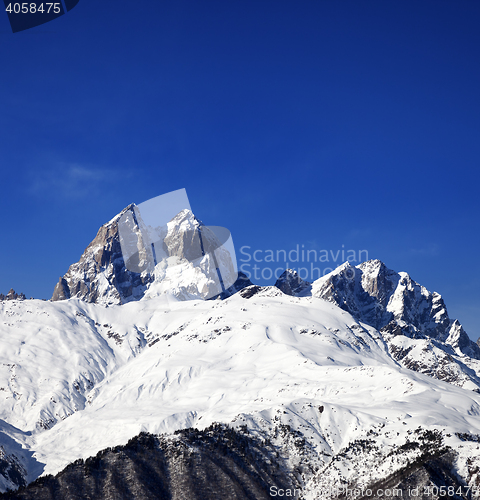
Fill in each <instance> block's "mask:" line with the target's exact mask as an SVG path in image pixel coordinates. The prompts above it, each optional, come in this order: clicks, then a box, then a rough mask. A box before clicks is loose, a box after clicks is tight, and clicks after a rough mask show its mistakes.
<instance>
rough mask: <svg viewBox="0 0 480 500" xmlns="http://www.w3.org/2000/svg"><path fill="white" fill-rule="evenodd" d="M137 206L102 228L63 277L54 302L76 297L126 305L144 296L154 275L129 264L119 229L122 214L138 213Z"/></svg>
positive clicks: (131, 206)
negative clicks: (130, 269) (133, 267)
mask: <svg viewBox="0 0 480 500" xmlns="http://www.w3.org/2000/svg"><path fill="white" fill-rule="evenodd" d="M134 208H135V204H133V203H132V204H130V205H129V206H128V207H126V208H125V209H123V210H122V211H121V212H120V213H119V214H118V215H116V216H115V217H114V218H113V219H111V220H110V221H109V222H107V223H106V224H104V225H103V226H102V227H101V228H100V229H99V230H98V233H97V235H96V236H95V238H94V239H93V241H92V242H91V243H90V245H88V247H87V248H86V249H85V251H84V252H83V254H82V256H81V257H80V260H79V261H78V262H76V263H75V264H72V265H71V266H70V267H69V269H68V271H67V273H66V274H65V275H64V276H63V277H60V279H59V281H58V283H57V285H56V286H55V290H54V292H53V296H52V301H57V300H65V299H69V298H74V297H75V298H79V299H82V300H84V301H85V302H94V303H103V304H122V303H125V302H129V301H131V300H138V299H139V298H141V297H142V296H143V294H144V293H145V291H146V288H147V285H148V284H149V283H150V282H151V281H152V276H151V275H149V274H145V275H142V274H140V273H134V272H131V271H129V270H128V269H127V268H126V267H125V262H124V259H123V255H122V249H121V245H120V237H119V230H118V222H119V220H120V219H121V217H122V216H123V215H125V214H127V213H128V212H131V213H134Z"/></svg>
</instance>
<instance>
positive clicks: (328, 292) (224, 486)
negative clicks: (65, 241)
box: [0, 209, 480, 500]
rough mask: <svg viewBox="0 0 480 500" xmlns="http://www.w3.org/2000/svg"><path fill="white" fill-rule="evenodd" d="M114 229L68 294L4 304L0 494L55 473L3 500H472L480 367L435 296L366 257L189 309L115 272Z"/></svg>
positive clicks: (479, 476)
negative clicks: (412, 498) (440, 498)
mask: <svg viewBox="0 0 480 500" xmlns="http://www.w3.org/2000/svg"><path fill="white" fill-rule="evenodd" d="M127 210H128V209H127ZM185 219H186V220H188V221H193V219H192V216H191V215H190V214H182V215H181V217H180V218H179V219H177V220H176V221H174V223H173V224H172V227H174V226H175V227H179V226H180V225H181V224H182V222H179V221H180V220H183V221H184V220H185ZM115 220H116V219H113V220H112V221H111V222H110V223H109V224H107V225H105V226H103V228H102V229H101V230H100V231H99V234H98V235H97V238H96V239H95V240H94V242H95V244H94V242H92V244H91V245H90V246H89V247H88V248H87V250H86V251H85V253H84V255H83V256H82V259H81V260H80V262H79V263H77V264H74V265H73V266H71V268H70V270H69V272H68V273H67V275H66V276H65V277H64V280H65V283H66V284H65V283H63V282H62V283H61V284H60V285H57V289H56V293H57V292H58V293H57V296H56V297H55V298H56V299H60V298H62V290H63V294H64V295H63V296H64V297H66V296H68V294H70V295H71V296H72V298H69V299H65V300H55V301H53V302H44V301H38V300H29V301H27V300H10V301H6V300H5V301H2V302H0V339H1V344H0V345H1V346H2V347H1V349H0V488H1V489H2V490H3V491H5V490H6V489H7V488H16V487H18V486H22V485H25V484H26V483H29V482H31V481H33V480H35V479H36V478H37V477H39V476H41V475H45V474H58V475H57V476H56V477H55V478H46V479H45V478H44V479H42V478H40V480H39V481H40V482H37V483H35V484H34V485H32V486H31V487H30V488H27V489H25V490H24V491H23V492H19V493H18V495H17V494H15V495H17V496H13V497H11V498H24V499H27V498H73V496H72V491H76V492H79V491H84V492H85V495H84V498H87V497H88V495H90V497H92V495H93V497H95V498H99V499H102V498H113V497H115V495H116V497H117V498H157V497H156V496H155V495H156V494H157V493H158V490H157V493H155V492H154V491H153V490H151V489H149V488H150V486H151V484H150V483H151V482H152V481H153V484H155V485H156V486H155V487H156V488H164V489H165V488H166V489H167V490H166V493H165V495H166V498H170V497H171V498H192V499H196V498H198V499H200V498H215V497H220V498H222V497H223V498H225V497H226V495H227V494H228V495H230V496H229V498H238V499H246V498H252V499H254V498H255V499H256V498H271V497H272V496H275V495H274V494H275V493H276V495H277V496H290V497H294V496H295V497H296V498H303V499H305V500H313V499H318V498H325V499H333V498H347V497H348V498H362V497H363V498H367V497H372V498H375V495H376V494H377V493H378V491H379V490H380V489H382V490H385V489H386V488H390V489H392V491H393V489H395V488H400V489H401V491H402V492H404V493H403V494H402V495H401V496H403V497H406V496H407V495H406V494H405V492H407V491H408V490H409V489H411V488H415V487H418V488H420V490H421V492H422V495H423V496H422V495H417V496H416V498H435V491H437V493H438V488H439V487H443V488H449V487H452V488H454V494H453V495H451V498H475V499H476V498H480V491H477V490H476V489H475V488H478V487H479V486H480V455H479V453H478V450H479V447H480V394H478V392H476V389H477V388H478V387H479V385H478V381H479V378H478V375H479V373H480V372H479V369H478V368H479V365H478V360H477V359H476V358H474V357H470V354H472V355H473V356H476V354H475V350H474V348H472V346H471V344H468V343H466V342H465V337H464V332H463V329H462V328H461V326H460V324H459V323H458V322H456V321H452V320H450V319H449V317H448V315H447V312H446V308H445V306H444V304H443V301H442V300H441V297H440V296H439V295H438V294H431V293H430V292H427V291H426V290H425V289H424V288H423V287H420V285H418V284H417V283H415V282H414V281H413V280H411V279H410V278H409V277H408V275H406V274H405V273H394V272H393V271H390V270H388V269H387V268H386V267H385V266H384V265H383V264H382V263H380V262H379V261H370V262H366V263H364V264H362V265H360V266H357V267H355V268H353V267H351V266H349V265H348V264H345V265H343V266H341V267H340V268H338V269H337V270H336V271H334V272H333V273H331V274H330V275H328V276H325V277H324V278H321V279H320V280H318V281H316V282H314V283H313V284H308V283H305V282H301V281H299V280H298V279H297V277H295V275H294V274H293V272H292V271H289V270H287V271H286V273H284V276H283V275H282V278H281V279H280V280H279V282H277V286H272V287H259V286H256V285H252V284H250V283H249V282H248V280H247V279H246V277H242V280H241V284H240V285H239V286H238V288H237V289H236V290H235V289H233V287H232V289H231V290H230V293H231V295H230V296H227V295H229V294H225V295H224V299H223V300H201V299H200V298H197V299H193V300H183V299H185V298H186V294H185V293H184V292H185V290H186V289H187V281H182V279H183V278H182V276H181V275H179V274H178V273H177V274H175V273H174V269H175V268H174V267H172V271H171V273H172V274H170V275H169V276H168V280H167V281H165V276H162V279H161V280H158V276H157V275H155V274H154V273H151V275H150V276H149V277H148V278H147V276H143V277H142V276H141V274H140V275H139V276H134V275H130V274H128V272H125V271H124V269H125V268H124V262H123V266H122V260H123V257H122V255H121V253H120V254H119V252H118V246H116V245H117V243H116V241H117V242H118V239H117V240H116V238H118V236H117V234H118V232H117V233H116V229H115ZM117 220H118V219H117ZM193 223H195V222H193ZM174 246H175V248H176V250H175V251H177V252H178V253H179V255H180V257H181V258H182V256H183V255H184V254H185V251H186V250H185V246H183V247H182V245H174ZM187 246H188V245H187ZM122 273H123V274H122ZM186 275H187V278H188V280H190V281H188V283H190V284H191V283H192V276H191V275H190V274H189V273H188V272H187V273H186ZM82 276H84V277H85V278H84V279H85V281H84V282H82ZM87 278H88V279H87ZM187 278H185V279H187ZM202 279H203V277H200V280H202ZM142 280H144V281H143V282H142ZM175 280H178V281H175ZM121 283H124V284H125V285H124V286H121V285H120V284H121ZM166 283H168V286H169V287H170V290H172V291H173V292H170V291H169V289H167V288H165V285H166ZM134 284H135V286H134ZM287 285H288V286H287ZM59 286H60V287H61V289H60V290H58V288H59ZM65 287H66V288H65ZM282 287H283V291H282V289H281V288H282ZM187 291H188V294H189V295H188V296H189V297H191V295H192V294H195V293H198V292H201V287H200V286H196V287H195V288H190V289H188V290H187ZM235 291H236V292H237V293H233V292H235ZM75 294H78V296H76V297H74V295H75ZM397 347H398V349H400V348H401V349H403V351H399V350H396V348H397ZM469 349H472V350H471V351H470V350H469ZM405 352H406V354H405ZM469 353H470V354H469ZM442 356H444V357H445V359H447V360H448V363H449V364H448V365H444V366H443V368H441V369H443V371H444V372H449V370H454V368H455V370H458V372H455V373H456V375H457V376H456V377H451V379H448V377H447V376H443V375H442V373H440V371H441V370H440V369H436V368H435V367H436V365H437V364H438V363H439V360H442V359H444V358H442ZM426 367H427V368H429V370H427V369H426ZM449 373H450V372H449ZM195 429H196V430H195ZM139 433H150V434H142V435H141V436H143V437H139V438H136V440H133V441H130V442H129V440H131V439H132V438H134V437H135V436H137V435H139ZM127 443H129V444H128V445H127ZM123 445H126V446H125V447H124V448H122V447H121V446H123ZM101 450H106V451H104V452H100V451H101ZM99 452H100V453H99ZM95 455H97V457H96V458H95V459H91V458H89V457H93V456H95ZM147 457H149V458H148V460H150V461H154V462H155V463H158V464H163V465H162V466H161V467H160V466H158V467H160V468H158V467H157V466H155V467H157V468H155V467H153V465H152V464H150V465H149V463H148V460H147ZM162 457H163V458H162ZM68 464H71V465H68ZM213 464H215V465H213ZM67 466H68V467H67ZM147 466H148V467H150V468H148V467H147ZM65 467H67V468H66V469H65ZM145 467H147V468H145ZM152 467H153V468H152ZM154 469H155V470H154ZM146 471H150V472H148V474H150V475H148V474H147V472H146ZM212 471H216V472H212ZM222 471H223V472H222ZM242 471H248V474H246V473H245V472H242ZM192 476H193V477H197V478H198V481H197V483H195V484H197V485H198V488H195V487H194V486H193V487H192V480H191V478H192ZM146 477H149V478H150V479H146ZM109 478H110V479H109ZM112 478H113V479H112ZM114 478H117V480H114ZM122 478H123V479H122ZM202 478H203V479H202ZM205 478H210V479H209V480H205ZM92 481H93V482H92ZM149 481H150V483H149ZM149 484H150V486H149ZM209 485H210V486H209ZM434 487H435V488H437V490H434V489H432V488H434ZM55 488H56V490H55ZM75 488H78V490H76V489H75ZM92 488H93V489H92ZM95 488H96V489H95ZM209 488H210V489H209ZM345 488H359V492H357V493H348V492H346V491H345ZM362 488H363V493H362V492H361V491H360V490H361V489H362ZM366 488H370V489H371V490H372V493H371V494H368V493H365V491H366V490H365V489H366ZM424 488H427V493H425V490H424ZM428 488H430V489H429V490H428ZM472 488H474V489H473V490H472ZM54 490H55V491H57V493H58V495H57V497H55V496H51V491H54ZM287 490H288V491H289V494H286V492H287ZM467 490H468V491H467ZM280 491H281V492H283V494H279V492H280ZM448 491H450V490H448ZM92 492H94V493H92ZM75 494H77V495H80V493H75ZM49 495H50V496H49ZM112 495H113V496H112ZM168 495H170V497H169V496H168ZM342 495H343V497H342ZM455 495H456V496H455ZM469 495H470V496H469ZM390 496H391V497H392V498H400V495H399V494H398V492H397V494H396V496H395V495H393V494H392V495H390Z"/></svg>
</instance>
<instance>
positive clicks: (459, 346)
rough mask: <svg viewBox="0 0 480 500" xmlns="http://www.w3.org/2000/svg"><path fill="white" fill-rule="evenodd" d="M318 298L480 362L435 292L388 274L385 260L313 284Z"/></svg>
mask: <svg viewBox="0 0 480 500" xmlns="http://www.w3.org/2000/svg"><path fill="white" fill-rule="evenodd" d="M312 294H313V295H314V296H316V297H320V298H322V299H325V300H328V301H330V302H333V303H335V304H337V305H338V306H339V307H341V308H342V309H344V310H345V311H348V312H349V313H350V314H351V315H352V316H354V317H355V318H356V319H357V320H359V321H362V322H363V323H367V324H368V325H371V326H373V327H374V328H376V329H377V330H380V331H382V332H392V333H393V332H395V335H398V334H402V335H405V336H407V337H409V338H422V339H425V338H430V339H434V340H437V341H439V342H442V343H446V344H448V345H450V346H452V348H453V349H454V350H456V351H457V352H460V353H462V354H464V355H467V356H469V357H471V358H474V359H480V348H479V346H477V345H476V344H475V343H474V342H472V341H471V340H470V339H469V337H468V335H467V334H466V333H465V331H464V330H463V328H462V326H461V325H460V323H459V322H458V321H457V320H451V319H450V318H449V316H448V313H447V308H446V306H445V303H444V301H443V299H442V297H441V295H440V294H438V293H436V292H433V293H432V292H429V291H428V290H427V289H426V288H425V287H423V286H421V285H419V284H418V283H417V282H415V281H413V280H412V279H411V278H410V276H409V275H408V274H407V273H397V272H395V271H392V270H391V269H388V268H387V267H386V266H385V264H384V263H383V262H381V261H379V260H370V261H368V262H364V263H362V264H360V265H359V266H356V267H353V266H351V265H350V264H348V263H345V264H343V265H342V266H340V267H339V268H338V269H336V270H335V271H334V272H333V273H330V274H329V275H327V276H325V277H323V278H320V279H319V280H317V281H316V282H315V283H314V284H313V291H312Z"/></svg>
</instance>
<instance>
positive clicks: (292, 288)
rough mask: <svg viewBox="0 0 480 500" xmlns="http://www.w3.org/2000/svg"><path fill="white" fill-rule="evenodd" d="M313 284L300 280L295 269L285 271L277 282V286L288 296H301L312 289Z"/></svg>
mask: <svg viewBox="0 0 480 500" xmlns="http://www.w3.org/2000/svg"><path fill="white" fill-rule="evenodd" d="M310 285H311V283H309V282H308V281H305V280H303V279H302V278H300V276H299V275H298V273H297V272H296V271H294V270H293V269H285V271H284V272H283V273H282V274H281V275H280V277H279V278H278V280H277V281H276V282H275V286H276V287H277V288H279V289H280V290H281V291H282V292H283V293H285V294H286V295H297V296H298V295H301V294H302V293H304V292H305V291H306V290H309V289H310Z"/></svg>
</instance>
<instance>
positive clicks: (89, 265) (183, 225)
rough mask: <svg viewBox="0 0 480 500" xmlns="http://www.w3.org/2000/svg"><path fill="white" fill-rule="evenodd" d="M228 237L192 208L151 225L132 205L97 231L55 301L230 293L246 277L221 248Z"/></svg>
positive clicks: (62, 280) (104, 301)
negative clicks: (205, 224)
mask: <svg viewBox="0 0 480 500" xmlns="http://www.w3.org/2000/svg"><path fill="white" fill-rule="evenodd" d="M229 237H230V233H229V231H228V230H226V229H224V228H217V227H213V226H204V225H203V223H202V222H201V221H200V220H199V219H197V218H196V217H195V215H194V214H193V213H192V212H191V211H190V210H189V209H185V210H181V211H180V212H179V213H178V214H176V215H175V216H174V217H173V218H172V219H171V220H170V221H169V222H168V223H166V224H164V225H163V226H159V227H152V226H150V225H146V224H145V222H144V220H143V219H142V215H141V213H140V210H139V209H138V207H137V206H136V205H135V204H130V205H129V206H128V207H126V208H125V209H124V210H122V212H120V213H119V214H118V215H116V216H115V217H114V218H113V219H111V220H110V221H109V222H107V223H106V224H104V225H103V226H102V227H101V228H100V229H99V231H98V233H97V236H96V237H95V238H94V240H93V241H92V242H91V243H90V245H89V246H88V247H87V248H86V250H85V251H84V253H83V255H82V256H81V258H80V260H79V261H78V262H77V263H75V264H72V265H71V266H70V268H69V270H68V271H67V273H66V274H65V275H64V276H63V277H61V278H60V279H59V282H58V283H57V285H56V287H55V290H54V293H53V296H52V300H53V301H56V300H65V299H69V298H73V297H75V298H80V299H82V300H85V301H86V302H95V303H99V304H107V305H108V304H123V303H126V302H130V301H132V300H140V299H142V298H144V297H145V298H152V297H154V296H156V295H159V294H165V293H169V294H172V295H174V296H175V297H177V298H179V299H191V298H211V297H215V296H221V297H226V296H229V295H230V294H231V293H230V292H231V291H232V290H236V289H237V288H238V287H240V288H242V287H243V285H244V284H245V283H246V282H247V281H248V280H245V279H243V278H242V279H240V280H237V276H238V275H237V272H236V269H235V268H234V265H233V263H232V259H231V257H230V254H229V252H228V250H227V249H226V248H224V246H223V245H224V243H225V242H226V241H227V240H228V238H229ZM248 283H250V282H248ZM245 286H246V285H245ZM147 291H148V293H147Z"/></svg>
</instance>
